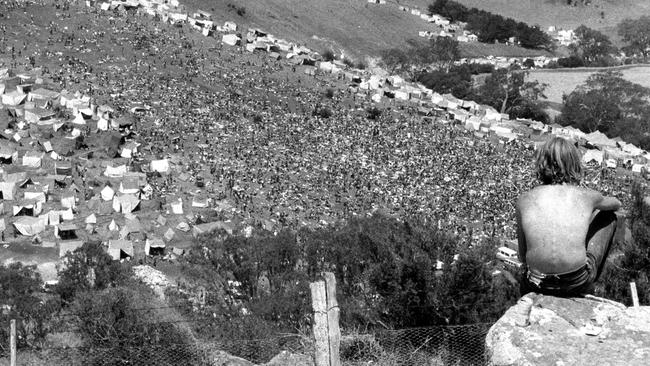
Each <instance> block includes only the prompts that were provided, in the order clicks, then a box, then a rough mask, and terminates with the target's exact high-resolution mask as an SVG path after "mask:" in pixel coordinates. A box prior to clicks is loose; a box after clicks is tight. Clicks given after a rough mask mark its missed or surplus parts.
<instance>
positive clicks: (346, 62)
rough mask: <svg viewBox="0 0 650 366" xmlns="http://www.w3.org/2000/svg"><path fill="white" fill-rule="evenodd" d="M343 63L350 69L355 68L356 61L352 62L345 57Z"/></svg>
mask: <svg viewBox="0 0 650 366" xmlns="http://www.w3.org/2000/svg"><path fill="white" fill-rule="evenodd" d="M343 63H344V64H345V65H346V66H348V67H354V61H352V60H350V59H349V58H347V57H345V58H344V59H343Z"/></svg>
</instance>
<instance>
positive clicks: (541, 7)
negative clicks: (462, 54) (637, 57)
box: [402, 0, 650, 41]
mask: <svg viewBox="0 0 650 366" xmlns="http://www.w3.org/2000/svg"><path fill="white" fill-rule="evenodd" d="M455 1H457V2H459V3H461V4H463V5H465V6H467V7H474V8H479V9H483V10H487V11H489V12H492V13H495V14H501V15H503V16H506V17H509V18H513V19H516V20H519V21H523V22H525V23H528V24H531V25H534V24H537V25H539V26H540V27H542V29H548V27H549V26H555V27H558V28H565V29H573V28H576V27H578V26H579V25H580V24H584V25H586V26H588V27H590V28H594V29H597V30H599V31H601V32H603V33H605V34H606V35H608V36H609V37H610V38H611V39H612V40H613V41H618V35H617V34H616V25H617V24H618V23H620V22H621V20H623V19H625V18H638V17H640V16H641V15H645V14H650V2H649V1H646V0H616V1H614V0H592V1H591V4H590V5H578V6H570V5H566V0H455ZM433 2H434V0H406V1H402V3H404V4H405V5H410V6H414V7H418V8H420V9H426V8H427V7H428V5H429V4H431V3H433ZM601 12H603V13H604V17H602V16H601Z"/></svg>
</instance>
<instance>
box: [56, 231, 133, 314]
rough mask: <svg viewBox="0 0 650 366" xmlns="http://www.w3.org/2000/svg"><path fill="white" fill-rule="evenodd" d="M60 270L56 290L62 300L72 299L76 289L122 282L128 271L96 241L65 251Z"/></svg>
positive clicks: (87, 288) (82, 289)
mask: <svg viewBox="0 0 650 366" xmlns="http://www.w3.org/2000/svg"><path fill="white" fill-rule="evenodd" d="M63 262H64V268H63V269H62V270H61V271H59V283H58V285H57V286H56V288H55V292H56V293H57V294H59V296H61V299H62V300H63V301H64V302H69V301H72V300H73V298H74V297H75V295H76V293H77V292H78V291H84V290H89V289H93V288H94V289H98V290H101V289H104V288H106V287H109V286H115V285H118V284H120V283H122V282H123V281H125V280H126V279H127V278H128V276H129V272H128V270H127V269H126V268H125V267H124V266H123V265H122V264H121V263H119V262H117V261H114V260H113V258H111V256H109V255H108V254H107V253H106V252H105V251H104V248H103V247H102V245H101V243H99V242H87V243H85V244H84V245H83V246H82V247H81V248H78V249H76V250H75V251H74V252H72V253H68V254H66V256H65V258H64V259H63Z"/></svg>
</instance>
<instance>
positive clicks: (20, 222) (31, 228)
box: [14, 216, 45, 236]
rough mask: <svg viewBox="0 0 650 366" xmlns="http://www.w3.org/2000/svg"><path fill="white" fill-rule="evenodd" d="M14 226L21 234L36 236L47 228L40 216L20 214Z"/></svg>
mask: <svg viewBox="0 0 650 366" xmlns="http://www.w3.org/2000/svg"><path fill="white" fill-rule="evenodd" d="M14 227H15V228H16V230H18V232H19V233H20V234H21V235H25V236H34V235H36V234H38V233H40V232H43V231H44V230H45V222H44V220H43V219H40V218H38V217H30V216H20V217H18V218H16V220H14Z"/></svg>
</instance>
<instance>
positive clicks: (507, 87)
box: [477, 69, 548, 121]
mask: <svg viewBox="0 0 650 366" xmlns="http://www.w3.org/2000/svg"><path fill="white" fill-rule="evenodd" d="M527 75H528V72H527V71H520V70H508V69H498V70H495V71H494V72H492V74H490V76H488V77H487V78H486V79H485V83H484V84H483V85H482V86H481V87H479V89H478V91H477V97H478V99H479V100H478V102H480V103H483V104H487V105H490V106H492V107H494V108H496V109H497V110H500V111H501V113H508V114H509V115H510V117H511V118H533V117H535V118H536V119H540V118H541V119H542V121H546V120H548V117H547V116H546V115H545V114H544V113H543V112H542V108H541V105H540V103H539V99H540V98H543V97H544V89H545V88H546V84H540V83H539V82H538V81H528V82H527V81H526V76H527Z"/></svg>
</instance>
